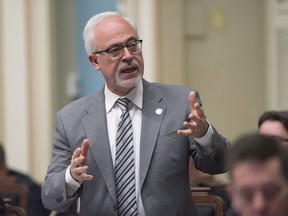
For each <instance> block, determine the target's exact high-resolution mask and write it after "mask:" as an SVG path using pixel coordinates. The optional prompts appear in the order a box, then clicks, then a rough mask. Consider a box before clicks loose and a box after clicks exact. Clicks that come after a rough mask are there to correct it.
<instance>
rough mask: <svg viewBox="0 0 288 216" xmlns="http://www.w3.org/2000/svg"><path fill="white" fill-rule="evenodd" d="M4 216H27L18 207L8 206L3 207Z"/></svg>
mask: <svg viewBox="0 0 288 216" xmlns="http://www.w3.org/2000/svg"><path fill="white" fill-rule="evenodd" d="M5 213H6V216H27V215H26V213H25V211H24V209H22V208H21V207H19V206H14V205H9V206H6V207H5Z"/></svg>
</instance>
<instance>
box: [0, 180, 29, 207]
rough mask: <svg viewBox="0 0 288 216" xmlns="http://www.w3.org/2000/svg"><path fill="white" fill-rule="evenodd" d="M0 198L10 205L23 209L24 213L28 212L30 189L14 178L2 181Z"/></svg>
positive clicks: (0, 183) (0, 182)
mask: <svg viewBox="0 0 288 216" xmlns="http://www.w3.org/2000/svg"><path fill="white" fill-rule="evenodd" d="M0 196H1V197H2V198H3V199H4V201H5V202H6V203H7V204H8V205H15V206H19V207H21V208H22V209H23V210H24V211H26V212H27V210H28V196H29V192H28V188H27V186H25V185H23V184H21V183H18V182H17V181H16V180H15V179H14V178H8V177H7V178H1V179H0Z"/></svg>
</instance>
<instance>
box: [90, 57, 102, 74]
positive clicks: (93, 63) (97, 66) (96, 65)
mask: <svg viewBox="0 0 288 216" xmlns="http://www.w3.org/2000/svg"><path fill="white" fill-rule="evenodd" d="M88 58H89V61H90V62H91V63H92V65H93V66H94V67H96V69H97V70H99V68H100V66H99V62H98V59H97V57H96V56H95V55H89V57H88Z"/></svg>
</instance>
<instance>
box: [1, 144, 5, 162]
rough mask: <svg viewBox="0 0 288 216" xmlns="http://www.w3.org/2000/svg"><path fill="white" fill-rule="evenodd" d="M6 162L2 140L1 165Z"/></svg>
mask: <svg viewBox="0 0 288 216" xmlns="http://www.w3.org/2000/svg"><path fill="white" fill-rule="evenodd" d="M3 164H5V151H4V147H3V145H2V143H1V142H0V165H3Z"/></svg>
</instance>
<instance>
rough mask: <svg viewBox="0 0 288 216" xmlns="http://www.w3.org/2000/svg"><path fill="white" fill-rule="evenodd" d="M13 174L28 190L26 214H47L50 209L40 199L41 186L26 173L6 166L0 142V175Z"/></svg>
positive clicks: (43, 215)
mask: <svg viewBox="0 0 288 216" xmlns="http://www.w3.org/2000/svg"><path fill="white" fill-rule="evenodd" d="M5 176H13V177H15V179H16V181H17V182H19V183H21V184H24V185H25V186H27V188H28V191H29V200H28V212H27V216H39V215H41V216H48V215H50V213H51V211H50V210H48V209H46V208H45V207H44V206H43V203H42V200H41V186H40V185H39V184H37V183H36V182H35V181H33V180H32V178H30V177H29V176H27V175H26V174H23V173H20V172H18V171H15V170H11V169H9V168H8V167H7V166H6V162H5V151H4V148H3V146H2V145H1V144H0V177H3V178H5Z"/></svg>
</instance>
